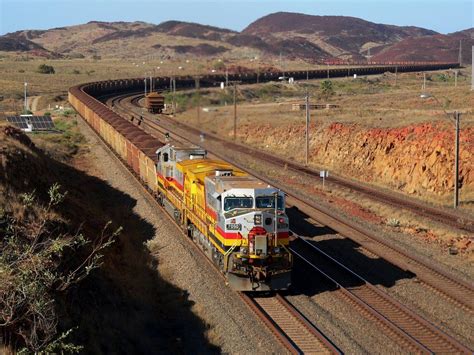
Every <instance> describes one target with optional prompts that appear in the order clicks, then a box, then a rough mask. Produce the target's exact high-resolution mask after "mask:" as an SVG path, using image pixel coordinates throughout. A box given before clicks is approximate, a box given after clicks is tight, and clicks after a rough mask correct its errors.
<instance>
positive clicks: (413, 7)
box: [0, 0, 474, 34]
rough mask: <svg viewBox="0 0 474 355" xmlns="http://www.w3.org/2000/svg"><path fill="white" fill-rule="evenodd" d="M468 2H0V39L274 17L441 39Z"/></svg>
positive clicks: (469, 10)
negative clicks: (422, 31) (357, 23)
mask: <svg viewBox="0 0 474 355" xmlns="http://www.w3.org/2000/svg"><path fill="white" fill-rule="evenodd" d="M472 2H473V1H472V0H443V1H441V0H413V1H409V0H390V1H384V0H379V1H377V0H359V1H355V0H343V1H338V0H332V1H330V0H325V1H318V0H294V1H292V0H285V1H284V0H239V1H237V0H214V1H206V0H203V1H199V0H175V1H171V0H136V1H132V0H116V1H112V0H95V1H93V0H62V1H59V0H0V34H5V33H7V32H13V31H17V30H21V29H48V28H53V27H60V26H69V25H76V24H81V23H85V22H88V21H92V20H99V21H136V20H139V21H146V22H151V23H160V22H162V21H166V20H183V21H192V22H198V23H202V24H208V25H214V26H219V27H225V28H230V29H234V30H241V29H243V28H244V27H245V26H246V25H248V24H249V23H250V22H252V21H254V20H256V19H257V18H259V17H261V16H264V15H266V14H269V13H272V12H277V11H290V12H302V13H306V14H312V15H344V16H353V17H360V18H363V19H365V20H368V21H372V22H377V23H385V24H393V25H414V26H419V27H425V28H429V29H432V30H435V31H438V32H441V33H450V32H455V31H458V30H463V29H466V28H470V27H473V26H474V25H473V5H472Z"/></svg>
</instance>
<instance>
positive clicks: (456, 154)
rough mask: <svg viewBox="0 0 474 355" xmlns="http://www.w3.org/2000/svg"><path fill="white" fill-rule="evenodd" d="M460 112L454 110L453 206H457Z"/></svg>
mask: <svg viewBox="0 0 474 355" xmlns="http://www.w3.org/2000/svg"><path fill="white" fill-rule="evenodd" d="M460 118H461V113H459V112H457V111H454V123H455V125H456V142H455V146H454V208H457V207H458V206H459V129H460V127H459V125H460Z"/></svg>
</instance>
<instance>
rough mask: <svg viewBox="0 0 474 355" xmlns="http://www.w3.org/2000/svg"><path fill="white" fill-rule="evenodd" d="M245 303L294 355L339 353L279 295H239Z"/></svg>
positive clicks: (339, 352)
mask: <svg viewBox="0 0 474 355" xmlns="http://www.w3.org/2000/svg"><path fill="white" fill-rule="evenodd" d="M241 297H242V298H243V299H244V301H245V302H246V303H247V304H248V305H249V307H251V308H252V309H254V311H255V313H257V314H262V316H263V317H264V319H268V320H269V321H271V322H272V325H271V326H272V329H273V330H274V333H275V336H276V337H278V338H279V339H280V341H281V342H282V343H283V344H285V347H286V348H287V349H288V350H290V351H291V352H292V353H296V354H300V353H303V354H314V353H319V354H341V351H340V350H339V349H338V348H337V347H336V346H335V345H334V344H332V343H331V342H330V341H329V340H328V339H327V338H326V337H325V336H324V334H323V333H321V332H320V331H319V330H318V329H317V328H316V327H315V326H314V325H312V324H311V323H310V322H309V321H308V320H307V319H306V318H304V316H303V315H301V313H300V312H299V311H298V310H297V309H296V308H295V307H293V305H291V303H289V302H288V301H287V300H286V299H285V298H284V297H283V296H281V295H280V294H276V295H270V296H267V295H252V294H246V293H244V294H241Z"/></svg>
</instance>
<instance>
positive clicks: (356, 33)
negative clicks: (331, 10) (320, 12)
mask: <svg viewBox="0 0 474 355" xmlns="http://www.w3.org/2000/svg"><path fill="white" fill-rule="evenodd" d="M243 33H244V34H248V35H255V36H259V37H261V38H264V39H266V40H268V41H269V40H272V39H274V38H276V39H279V40H286V41H292V40H298V39H300V38H301V37H303V38H304V39H305V40H306V41H307V42H309V43H311V44H312V45H313V46H317V47H319V48H321V50H323V51H325V52H327V53H328V54H329V55H331V56H333V57H338V58H348V59H361V58H363V55H364V54H365V52H366V51H367V49H368V48H372V47H378V46H384V45H387V44H393V43H396V42H398V41H400V40H402V39H404V38H407V37H419V36H426V35H433V34H436V32H434V31H431V30H427V29H423V28H419V27H399V26H393V25H383V24H376V23H373V22H369V21H365V20H362V19H359V18H355V17H347V16H313V15H305V14H298V13H288V12H278V13H274V14H270V15H267V16H265V17H262V18H260V19H259V20H257V21H255V22H253V23H251V24H250V25H249V26H248V27H247V28H245V29H244V30H243Z"/></svg>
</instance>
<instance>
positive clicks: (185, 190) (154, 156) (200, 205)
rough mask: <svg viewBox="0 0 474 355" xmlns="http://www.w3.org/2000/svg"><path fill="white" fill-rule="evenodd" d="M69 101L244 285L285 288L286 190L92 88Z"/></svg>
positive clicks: (233, 282)
mask: <svg viewBox="0 0 474 355" xmlns="http://www.w3.org/2000/svg"><path fill="white" fill-rule="evenodd" d="M86 87H87V85H83V86H76V87H73V88H71V89H70V90H69V102H70V103H71V105H72V106H73V107H74V108H75V109H76V110H77V112H78V113H79V114H80V115H81V116H82V117H83V118H84V119H85V120H86V121H87V123H88V124H89V125H90V126H91V127H92V128H93V129H94V130H95V131H96V132H97V133H98V134H99V135H100V137H101V138H102V139H103V140H104V141H105V142H106V143H107V145H108V146H109V147H110V148H111V149H112V150H113V151H114V152H115V154H116V155H117V156H119V157H120V159H121V160H122V161H123V162H124V163H125V164H127V165H128V166H129V168H130V169H131V170H133V172H134V173H135V174H136V176H137V177H139V178H140V180H141V181H142V183H143V184H144V185H146V187H147V189H149V191H151V192H152V193H153V194H154V196H155V197H156V198H157V200H158V202H159V203H160V204H161V205H162V206H163V207H164V209H165V210H166V211H167V212H168V213H169V214H170V215H171V216H172V217H173V218H174V219H175V221H176V222H177V223H178V224H179V225H181V226H182V228H183V230H184V231H185V232H186V233H187V235H188V237H190V238H192V240H193V241H194V242H195V243H196V244H197V245H199V246H200V247H201V248H202V250H203V251H204V254H205V255H206V256H207V257H208V258H209V259H210V260H211V261H212V262H213V263H214V264H215V265H216V266H217V267H218V268H219V269H220V270H221V271H222V272H223V273H224V275H225V276H226V279H227V281H228V283H229V285H230V286H231V287H232V288H233V289H235V290H239V291H269V290H284V289H287V288H288V287H289V286H290V284H291V267H292V256H291V254H290V252H289V250H288V248H287V247H288V243H289V223H288V217H287V215H286V213H285V196H284V193H283V192H281V191H279V190H278V189H276V188H274V187H272V186H270V185H267V184H265V183H263V182H262V181H260V180H258V179H256V178H255V177H253V176H251V175H249V174H247V173H246V172H243V171H242V170H240V169H238V168H236V167H235V166H232V165H231V164H229V163H226V162H224V161H221V160H215V159H210V158H208V157H207V154H206V151H205V150H204V149H202V148H200V147H197V146H193V145H191V144H186V145H183V144H177V143H173V142H172V141H169V142H165V143H163V142H160V141H159V140H157V139H156V138H155V137H152V136H151V135H149V134H147V133H146V132H144V131H143V130H141V129H139V128H138V127H137V126H135V125H134V124H133V123H131V122H129V121H127V120H126V119H124V118H123V117H121V116H119V115H117V114H116V113H115V112H113V111H111V110H110V109H109V108H108V107H106V106H105V105H104V104H103V103H101V102H99V101H98V100H96V99H95V98H94V97H92V96H90V95H88V94H87V93H86V92H85V91H84V88H86Z"/></svg>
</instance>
